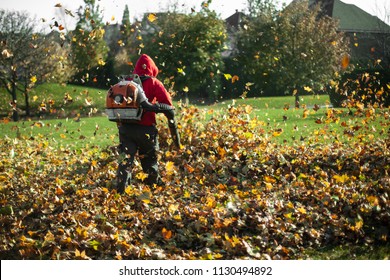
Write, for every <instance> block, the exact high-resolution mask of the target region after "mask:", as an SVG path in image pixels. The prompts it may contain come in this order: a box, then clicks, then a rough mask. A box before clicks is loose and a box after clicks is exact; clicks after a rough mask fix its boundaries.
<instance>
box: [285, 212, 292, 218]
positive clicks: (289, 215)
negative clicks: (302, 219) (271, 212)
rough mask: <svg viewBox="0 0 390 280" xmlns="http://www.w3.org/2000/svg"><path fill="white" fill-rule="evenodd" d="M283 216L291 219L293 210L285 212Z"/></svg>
mask: <svg viewBox="0 0 390 280" xmlns="http://www.w3.org/2000/svg"><path fill="white" fill-rule="evenodd" d="M283 216H284V217H285V218H287V219H291V218H292V213H291V212H290V213H285V214H283Z"/></svg>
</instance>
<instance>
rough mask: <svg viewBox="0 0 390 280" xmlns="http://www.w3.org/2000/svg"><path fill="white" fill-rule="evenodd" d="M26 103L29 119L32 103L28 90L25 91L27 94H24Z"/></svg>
mask: <svg viewBox="0 0 390 280" xmlns="http://www.w3.org/2000/svg"><path fill="white" fill-rule="evenodd" d="M24 102H25V104H26V117H29V116H30V102H29V98H28V90H27V89H25V92H24Z"/></svg>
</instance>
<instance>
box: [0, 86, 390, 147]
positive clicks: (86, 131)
mask: <svg viewBox="0 0 390 280" xmlns="http://www.w3.org/2000/svg"><path fill="white" fill-rule="evenodd" d="M5 96H6V95H5V94H2V97H3V98H4V97H5ZM7 97H8V96H7ZM30 99H31V108H32V110H33V113H32V117H31V118H29V119H27V120H23V121H20V122H18V123H13V122H9V121H8V120H7V119H5V120H3V122H2V124H1V125H0V134H1V135H4V136H7V137H10V138H14V137H16V136H18V137H20V136H22V137H25V138H40V139H42V140H46V141H53V142H55V143H58V144H59V145H76V146H84V145H99V146H107V145H111V144H113V143H116V142H117V139H116V125H115V123H113V122H109V121H108V120H107V118H106V117H105V116H104V105H105V91H104V90H101V89H93V88H85V87H80V86H71V85H67V86H63V85H58V84H45V85H41V86H39V87H37V88H36V89H34V90H33V91H32V92H31V94H30ZM175 104H176V107H178V109H177V112H176V113H177V116H178V119H179V120H180V112H181V111H180V105H179V106H178V102H175ZM179 104H180V102H179ZM294 104H295V97H293V96H283V97H260V98H247V99H237V100H224V101H221V102H218V103H214V104H212V105H197V107H198V108H199V109H200V110H202V111H204V120H203V121H207V120H209V119H210V118H211V117H212V116H218V117H223V115H224V114H226V112H227V110H228V108H229V107H231V106H236V107H237V106H251V107H252V108H253V110H251V113H250V117H252V118H254V117H255V118H257V119H259V120H261V121H262V122H263V123H264V127H265V130H264V133H265V134H266V135H278V137H273V141H276V142H277V143H289V144H292V143H298V144H299V143H300V142H301V141H306V140H307V141H309V142H310V141H314V142H316V143H327V142H332V141H342V142H346V141H350V140H353V139H355V140H357V139H358V140H360V141H370V140H372V139H373V138H377V137H382V136H386V134H388V131H386V126H384V125H383V121H386V120H385V117H386V116H388V111H383V112H381V111H377V112H376V113H379V114H375V115H374V114H372V115H367V114H366V113H364V114H363V113H358V112H357V113H356V114H353V115H350V114H348V113H349V112H348V111H347V110H340V109H332V108H330V103H329V97H328V96H327V95H307V96H303V97H301V99H300V104H301V108H300V109H296V108H295V105H294ZM7 106H9V105H8V104H7V102H6V100H3V102H1V103H0V109H1V111H0V113H1V115H6V114H7V111H8V114H9V109H6V108H7ZM43 106H44V107H45V112H44V113H42V112H40V108H42V107H43ZM382 115H383V119H382V118H381V117H380V116H382ZM160 123H161V124H164V120H161V119H160Z"/></svg>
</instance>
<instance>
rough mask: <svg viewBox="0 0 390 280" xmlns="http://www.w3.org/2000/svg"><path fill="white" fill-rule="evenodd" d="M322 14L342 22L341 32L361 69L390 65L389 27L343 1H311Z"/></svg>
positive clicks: (352, 58)
mask: <svg viewBox="0 0 390 280" xmlns="http://www.w3.org/2000/svg"><path fill="white" fill-rule="evenodd" d="M316 4H320V5H321V7H322V12H323V15H326V16H329V17H332V18H335V19H337V20H338V21H339V31H340V32H344V33H345V34H346V35H347V36H348V37H349V39H350V48H351V60H352V62H353V63H354V64H357V66H360V67H363V68H365V67H372V66H378V65H380V66H382V67H384V68H388V67H389V65H390V26H389V25H387V24H386V23H385V22H383V21H382V20H380V19H379V18H378V17H376V16H373V15H371V14H369V13H367V12H366V11H364V10H362V9H360V8H359V7H357V6H355V5H353V4H346V3H344V2H342V1H340V0H310V1H309V6H312V5H316Z"/></svg>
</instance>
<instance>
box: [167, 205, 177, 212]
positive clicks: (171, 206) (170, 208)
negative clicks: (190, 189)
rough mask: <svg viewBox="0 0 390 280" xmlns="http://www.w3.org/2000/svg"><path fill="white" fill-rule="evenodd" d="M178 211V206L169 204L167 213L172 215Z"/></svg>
mask: <svg viewBox="0 0 390 280" xmlns="http://www.w3.org/2000/svg"><path fill="white" fill-rule="evenodd" d="M178 209H179V204H171V205H169V206H168V211H169V213H171V214H174V213H175V212H176V211H177V210H178Z"/></svg>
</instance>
